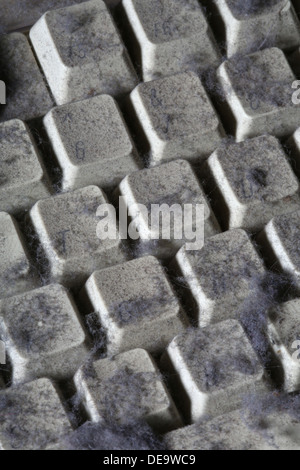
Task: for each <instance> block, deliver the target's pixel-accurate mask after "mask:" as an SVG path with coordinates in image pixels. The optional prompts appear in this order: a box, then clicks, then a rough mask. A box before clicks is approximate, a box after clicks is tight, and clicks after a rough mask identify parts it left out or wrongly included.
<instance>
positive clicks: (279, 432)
mask: <svg viewBox="0 0 300 470" xmlns="http://www.w3.org/2000/svg"><path fill="white" fill-rule="evenodd" d="M164 443H165V445H166V447H167V449H169V450H181V451H186V450H199V449H201V450H278V449H280V450H298V449H299V445H300V427H299V424H298V420H297V419H295V418H293V417H292V416H290V415H289V414H288V413H282V412H280V411H276V412H274V413H269V414H266V415H263V416H254V417H253V416H249V415H248V416H246V414H245V410H237V411H233V412H231V413H228V414H225V415H222V416H218V417H216V418H214V419H212V420H209V421H200V422H199V423H197V424H193V425H191V426H185V427H183V428H180V429H178V430H176V431H172V432H170V433H167V434H166V435H165V436H164Z"/></svg>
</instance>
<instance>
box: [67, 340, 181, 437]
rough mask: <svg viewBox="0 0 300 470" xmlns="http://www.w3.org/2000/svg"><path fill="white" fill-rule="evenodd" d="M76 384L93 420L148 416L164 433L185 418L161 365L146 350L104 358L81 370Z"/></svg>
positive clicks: (120, 421)
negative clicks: (166, 385) (162, 374)
mask: <svg viewBox="0 0 300 470" xmlns="http://www.w3.org/2000/svg"><path fill="white" fill-rule="evenodd" d="M74 380H75V385H76V388H77V390H78V393H79V396H80V397H81V399H82V400H83V403H84V405H85V408H86V411H87V413H88V415H89V417H90V419H91V420H92V421H94V422H99V421H109V423H115V424H118V425H122V424H126V423H128V422H131V421H137V420H140V419H145V420H146V421H147V422H148V424H149V425H150V426H152V427H154V428H155V429H156V430H158V431H159V432H160V433H162V432H166V431H168V430H171V429H174V428H176V427H178V426H180V425H181V419H180V417H179V414H178V411H177V409H176V408H175V405H174V403H173V400H172V398H171V397H170V395H169V393H168V391H167V389H166V387H165V385H164V383H163V380H162V377H161V376H160V373H159V371H158V368H157V366H156V364H155V363H154V361H153V359H152V358H151V356H150V355H149V354H148V353H147V352H146V351H145V350H144V349H133V350H131V351H127V352H125V353H122V354H119V355H118V356H115V357H114V358H113V359H100V360H98V361H96V362H94V363H93V364H92V365H91V367H90V368H89V370H85V369H84V368H81V369H79V371H78V372H77V373H76V375H75V379H74Z"/></svg>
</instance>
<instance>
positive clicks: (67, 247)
mask: <svg viewBox="0 0 300 470" xmlns="http://www.w3.org/2000/svg"><path fill="white" fill-rule="evenodd" d="M104 204H106V205H107V199H106V197H105V195H104V193H103V192H102V191H101V190H100V189H99V188H98V187H97V186H88V187H86V188H82V189H78V190H76V191H73V192H70V193H65V194H61V195H58V196H55V197H53V198H48V199H43V200H41V201H39V202H37V203H36V204H35V205H34V206H33V208H32V209H31V211H30V219H31V222H32V224H33V226H34V229H35V232H36V234H37V237H38V240H39V242H40V245H41V247H42V249H43V250H44V253H45V256H46V258H47V260H48V263H49V270H50V278H51V279H52V280H54V281H56V282H63V283H65V284H66V285H67V286H71V285H72V286H73V285H78V284H79V283H81V282H84V281H85V280H86V279H87V277H88V276H89V275H90V274H91V273H92V272H93V271H95V270H96V269H100V268H104V267H107V266H110V265H113V264H118V263H120V262H122V261H124V260H125V256H124V255H123V253H122V250H121V242H120V240H119V233H118V230H117V228H116V221H115V214H114V213H113V212H112V209H111V208H110V207H107V206H105V207H107V210H108V212H107V214H106V216H105V217H104V223H105V224H106V223H107V224H108V225H109V226H110V227H113V229H114V230H113V234H114V237H115V238H114V239H105V240H104V239H103V240H102V239H100V238H98V236H97V230H98V224H99V223H100V221H101V219H100V217H98V216H97V209H98V208H99V206H100V205H104ZM101 233H102V234H103V232H101Z"/></svg>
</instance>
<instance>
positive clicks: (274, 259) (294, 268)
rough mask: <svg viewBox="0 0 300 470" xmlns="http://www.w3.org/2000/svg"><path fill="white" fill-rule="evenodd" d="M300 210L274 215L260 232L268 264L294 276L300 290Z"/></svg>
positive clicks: (259, 238)
mask: <svg viewBox="0 0 300 470" xmlns="http://www.w3.org/2000/svg"><path fill="white" fill-rule="evenodd" d="M299 236H300V211H296V212H292V213H290V214H283V215H280V216H277V217H274V219H272V220H271V221H270V222H269V223H268V224H267V225H266V226H265V228H264V229H263V230H262V232H261V233H260V234H259V236H258V238H257V241H258V243H259V244H260V245H261V246H262V249H263V253H264V255H265V256H266V258H267V262H268V265H270V266H271V267H272V268H273V269H280V270H281V271H283V272H285V273H286V274H288V275H290V276H291V277H292V278H293V282H294V284H295V286H296V287H297V289H299V290H300V252H299V246H298V242H299Z"/></svg>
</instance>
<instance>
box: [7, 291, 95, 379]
mask: <svg viewBox="0 0 300 470" xmlns="http://www.w3.org/2000/svg"><path fill="white" fill-rule="evenodd" d="M0 337H1V339H2V340H3V341H4V342H5V344H6V347H7V352H8V354H9V356H10V360H11V363H12V369H13V382H14V383H20V382H24V381H29V380H33V379H36V378H39V377H45V376H48V377H52V378H53V379H56V380H63V379H65V378H66V377H72V376H73V374H74V373H75V372H76V370H77V369H78V367H79V366H80V365H81V364H82V363H83V362H84V360H85V356H86V354H87V352H88V347H87V344H86V337H85V333H84V331H83V329H82V327H81V322H80V320H79V313H78V311H77V308H76V306H75V304H74V301H73V300H72V298H71V297H70V295H69V294H68V292H67V291H66V289H65V288H64V287H62V286H60V285H59V284H50V285H49V286H46V287H42V288H40V289H36V290H33V291H30V292H27V293H25V294H21V295H18V296H15V297H10V298H8V299H3V300H1V301H0Z"/></svg>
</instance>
